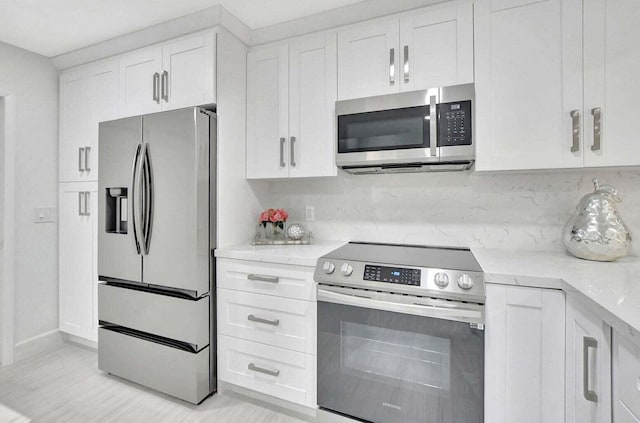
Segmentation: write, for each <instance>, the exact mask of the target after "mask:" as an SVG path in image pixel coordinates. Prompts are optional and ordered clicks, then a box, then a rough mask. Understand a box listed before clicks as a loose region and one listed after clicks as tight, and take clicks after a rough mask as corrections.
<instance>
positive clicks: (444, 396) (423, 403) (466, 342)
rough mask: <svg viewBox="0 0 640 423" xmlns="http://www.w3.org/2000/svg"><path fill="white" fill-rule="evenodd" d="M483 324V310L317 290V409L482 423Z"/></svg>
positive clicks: (383, 421)
mask: <svg viewBox="0 0 640 423" xmlns="http://www.w3.org/2000/svg"><path fill="white" fill-rule="evenodd" d="M365 297H368V298H365ZM483 321H484V320H483V308H482V306H481V305H473V304H457V303H453V302H450V301H444V300H433V299H427V298H420V297H409V296H403V295H395V294H386V293H379V292H370V291H356V290H353V289H345V288H338V287H329V286H319V288H318V406H319V407H320V408H323V409H327V410H330V411H335V412H338V413H341V414H344V415H347V416H351V417H355V418H359V419H364V420H367V421H371V422H379V423H387V422H388V423H395V422H403V423H411V422H429V423H476V422H483V420H484V331H483V329H484V326H483Z"/></svg>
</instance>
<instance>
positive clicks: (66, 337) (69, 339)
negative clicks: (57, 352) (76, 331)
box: [60, 332, 98, 351]
mask: <svg viewBox="0 0 640 423" xmlns="http://www.w3.org/2000/svg"><path fill="white" fill-rule="evenodd" d="M60 335H61V336H62V341H64V343H65V344H74V345H76V346H78V345H79V346H81V347H84V348H87V349H89V350H93V351H97V350H98V343H97V342H95V341H90V340H88V339H85V338H80V337H79V336H75V335H70V334H68V333H64V332H60Z"/></svg>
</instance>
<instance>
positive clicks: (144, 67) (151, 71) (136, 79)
mask: <svg viewBox="0 0 640 423" xmlns="http://www.w3.org/2000/svg"><path fill="white" fill-rule="evenodd" d="M161 72H162V49H161V47H160V46H159V45H158V46H152V47H148V48H144V49H141V50H136V51H134V52H132V53H129V54H126V55H124V56H121V57H120V83H119V85H120V90H119V96H120V108H119V111H120V115H121V116H135V115H141V114H145V113H153V112H159V111H160V110H161V105H160V94H161V93H160V79H161V78H160V74H161Z"/></svg>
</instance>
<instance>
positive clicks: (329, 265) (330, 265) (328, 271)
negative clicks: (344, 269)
mask: <svg viewBox="0 0 640 423" xmlns="http://www.w3.org/2000/svg"><path fill="white" fill-rule="evenodd" d="M322 270H324V273H326V274H327V275H330V274H332V273H333V271H334V270H336V266H335V265H334V264H333V263H331V262H330V261H325V262H324V265H323V266H322Z"/></svg>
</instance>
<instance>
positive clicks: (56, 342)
mask: <svg viewBox="0 0 640 423" xmlns="http://www.w3.org/2000/svg"><path fill="white" fill-rule="evenodd" d="M60 345H62V336H61V332H60V331H59V330H58V329H54V330H50V331H49V332H45V333H41V334H40V335H36V336H34V337H32V338H29V339H25V340H24V341H20V342H18V343H17V344H16V345H15V349H14V358H15V361H20V360H23V359H25V358H27V357H31V356H32V355H35V354H38V353H41V352H45V351H49V350H53V349H55V348H56V347H59V346H60Z"/></svg>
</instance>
